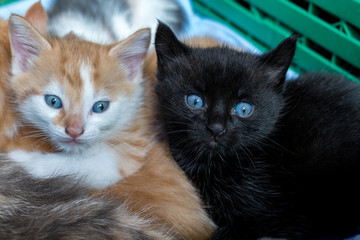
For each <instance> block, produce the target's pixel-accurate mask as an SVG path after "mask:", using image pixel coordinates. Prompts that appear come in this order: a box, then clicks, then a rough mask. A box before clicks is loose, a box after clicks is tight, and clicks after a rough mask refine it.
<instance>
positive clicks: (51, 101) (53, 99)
mask: <svg viewBox="0 0 360 240" xmlns="http://www.w3.org/2000/svg"><path fill="white" fill-rule="evenodd" d="M45 102H46V104H47V105H48V106H49V107H52V108H56V109H59V108H62V102H61V100H60V98H59V97H58V96H55V95H45Z"/></svg>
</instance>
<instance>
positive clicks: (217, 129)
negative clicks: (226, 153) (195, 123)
mask: <svg viewBox="0 0 360 240" xmlns="http://www.w3.org/2000/svg"><path fill="white" fill-rule="evenodd" d="M207 128H208V130H210V132H211V134H212V135H213V137H214V138H215V139H216V138H217V137H219V136H220V135H222V134H224V133H225V132H226V130H225V127H224V125H223V124H221V123H212V124H209V125H208V126H207Z"/></svg>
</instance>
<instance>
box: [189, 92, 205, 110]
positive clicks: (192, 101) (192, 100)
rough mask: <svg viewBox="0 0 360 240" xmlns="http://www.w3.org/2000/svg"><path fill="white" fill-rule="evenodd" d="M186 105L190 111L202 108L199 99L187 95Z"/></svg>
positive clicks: (201, 102)
mask: <svg viewBox="0 0 360 240" xmlns="http://www.w3.org/2000/svg"><path fill="white" fill-rule="evenodd" d="M186 103H187V105H188V106H189V107H190V108H192V109H199V108H202V107H203V106H204V102H203V100H202V99H201V97H199V96H197V95H189V96H187V97H186Z"/></svg>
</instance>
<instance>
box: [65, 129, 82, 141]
mask: <svg viewBox="0 0 360 240" xmlns="http://www.w3.org/2000/svg"><path fill="white" fill-rule="evenodd" d="M65 132H66V134H67V135H69V136H70V137H71V138H72V139H74V140H75V139H76V138H78V137H79V136H81V135H82V134H83V133H84V128H82V127H68V128H65Z"/></svg>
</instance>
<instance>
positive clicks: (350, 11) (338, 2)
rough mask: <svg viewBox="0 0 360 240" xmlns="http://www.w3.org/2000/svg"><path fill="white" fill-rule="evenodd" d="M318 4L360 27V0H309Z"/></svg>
mask: <svg viewBox="0 0 360 240" xmlns="http://www.w3.org/2000/svg"><path fill="white" fill-rule="evenodd" d="M307 1H308V2H311V3H313V4H315V5H316V6H318V7H320V8H322V9H324V10H326V11H328V12H329V13H332V14H333V15H335V16H337V17H339V18H340V19H342V20H345V21H347V22H349V23H351V24H353V25H354V26H356V27H358V28H360V1H359V0H331V1H330V0H307Z"/></svg>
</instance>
